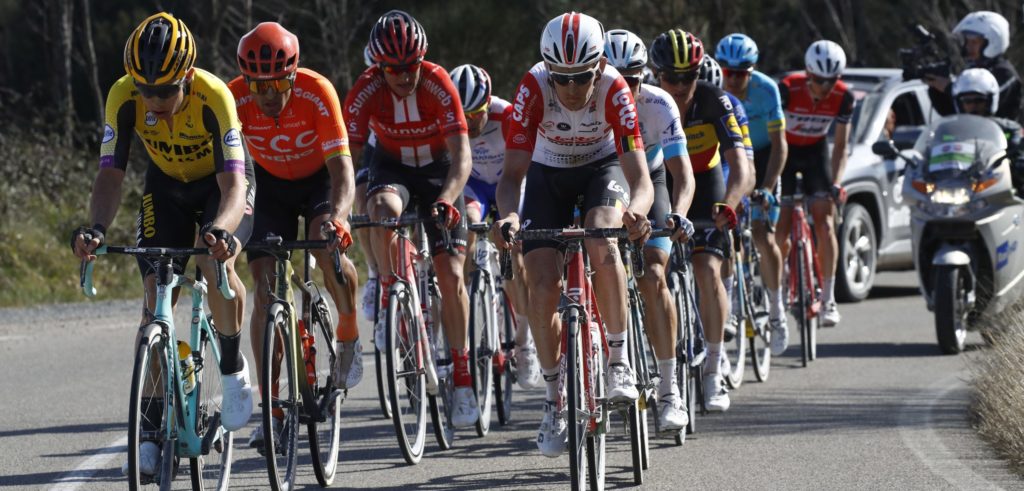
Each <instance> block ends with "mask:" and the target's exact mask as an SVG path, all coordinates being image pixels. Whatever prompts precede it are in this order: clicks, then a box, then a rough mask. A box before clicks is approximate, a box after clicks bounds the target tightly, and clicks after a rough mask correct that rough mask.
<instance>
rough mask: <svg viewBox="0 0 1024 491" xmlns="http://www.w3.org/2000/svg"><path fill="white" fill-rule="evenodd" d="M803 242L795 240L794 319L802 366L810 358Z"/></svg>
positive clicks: (804, 365)
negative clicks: (797, 332)
mask: <svg viewBox="0 0 1024 491" xmlns="http://www.w3.org/2000/svg"><path fill="white" fill-rule="evenodd" d="M804 245H805V244H804V242H803V241H802V240H799V241H797V242H796V244H795V247H796V254H797V256H796V283H797V284H796V312H794V314H795V316H794V317H796V320H797V322H798V323H800V364H801V366H803V367H806V366H807V363H808V362H809V361H810V360H811V348H810V344H811V342H812V341H811V337H810V336H811V334H810V328H809V324H810V322H808V319H807V286H808V285H807V277H806V276H805V271H806V265H805V264H804Z"/></svg>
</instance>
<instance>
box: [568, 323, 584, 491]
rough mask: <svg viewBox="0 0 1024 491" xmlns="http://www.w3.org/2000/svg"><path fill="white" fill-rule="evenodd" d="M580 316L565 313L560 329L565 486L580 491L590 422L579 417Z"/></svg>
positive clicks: (581, 384)
mask: <svg viewBox="0 0 1024 491" xmlns="http://www.w3.org/2000/svg"><path fill="white" fill-rule="evenodd" d="M581 328H582V327H581V326H580V313H579V311H577V310H576V309H575V308H569V309H567V310H566V314H565V317H564V318H563V322H562V329H565V330H566V346H565V357H566V359H565V386H566V388H565V390H566V413H565V418H566V423H567V426H568V430H569V431H568V433H569V442H568V447H569V482H570V486H571V487H572V489H574V490H577V491H582V490H584V489H585V488H586V484H587V457H586V439H587V437H586V435H587V427H588V426H589V424H590V419H589V418H586V417H581V416H580V415H581V414H583V412H585V411H586V410H587V409H586V395H585V392H584V391H585V389H584V380H583V373H584V370H583V358H582V357H583V352H582V350H583V346H582V342H583V337H582V335H581V334H580V329H581Z"/></svg>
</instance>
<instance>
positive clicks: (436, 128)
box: [344, 61, 467, 167]
mask: <svg viewBox="0 0 1024 491" xmlns="http://www.w3.org/2000/svg"><path fill="white" fill-rule="evenodd" d="M458 94H459V93H458V91H456V90H455V85H453V84H452V79H451V77H449V76H448V72H446V71H445V70H444V68H442V67H441V66H439V65H436V64H434V63H431V62H429V61H424V62H423V65H422V66H421V67H420V81H419V84H418V85H417V86H416V90H415V91H413V93H412V94H409V95H408V96H406V97H402V98H399V97H398V96H396V95H395V94H394V92H392V91H391V89H390V88H388V84H387V82H385V81H384V72H383V71H382V70H381V69H380V67H379V66H377V65H374V66H372V67H370V68H367V69H366V71H364V72H363V74H362V75H360V76H359V78H358V79H356V82H355V84H354V85H353V86H352V90H350V91H349V93H348V95H347V96H346V97H345V105H344V111H345V114H344V117H345V122H346V123H347V124H348V136H349V141H350V142H351V144H353V145H364V144H366V141H367V139H368V138H369V137H370V132H371V130H372V132H373V134H375V135H376V137H377V145H376V146H375V149H376V150H375V151H377V152H382V153H383V155H385V156H387V157H388V158H389V160H394V161H398V162H401V163H403V164H405V165H408V166H410V167H420V166H424V165H427V164H430V163H431V162H434V161H436V160H439V159H440V158H441V157H443V156H444V155H445V153H447V152H448V148H447V146H446V145H445V138H447V137H449V136H452V135H458V134H466V132H467V129H466V116H465V114H463V112H462V104H461V103H460V102H459V95H458Z"/></svg>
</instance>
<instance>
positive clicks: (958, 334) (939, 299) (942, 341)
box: [933, 266, 970, 355]
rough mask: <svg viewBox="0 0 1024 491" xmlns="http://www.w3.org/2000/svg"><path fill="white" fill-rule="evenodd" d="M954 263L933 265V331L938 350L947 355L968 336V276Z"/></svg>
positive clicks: (960, 347) (955, 351) (962, 344)
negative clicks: (953, 264)
mask: <svg viewBox="0 0 1024 491" xmlns="http://www.w3.org/2000/svg"><path fill="white" fill-rule="evenodd" d="M964 276H965V272H964V271H963V270H962V269H961V268H960V267H957V266H936V267H935V272H934V278H935V287H934V290H933V292H934V294H933V295H934V296H935V334H936V336H937V337H938V340H939V349H941V350H942V352H943V353H945V354H947V355H954V354H957V353H960V352H961V351H963V350H964V343H965V340H966V339H967V316H968V313H969V312H970V309H969V308H968V306H967V295H968V289H967V278H965V277H964Z"/></svg>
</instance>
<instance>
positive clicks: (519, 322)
mask: <svg viewBox="0 0 1024 491" xmlns="http://www.w3.org/2000/svg"><path fill="white" fill-rule="evenodd" d="M516 328H517V329H518V331H516V346H520V347H522V346H526V345H527V344H530V319H527V318H526V316H525V315H523V314H516Z"/></svg>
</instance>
